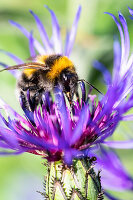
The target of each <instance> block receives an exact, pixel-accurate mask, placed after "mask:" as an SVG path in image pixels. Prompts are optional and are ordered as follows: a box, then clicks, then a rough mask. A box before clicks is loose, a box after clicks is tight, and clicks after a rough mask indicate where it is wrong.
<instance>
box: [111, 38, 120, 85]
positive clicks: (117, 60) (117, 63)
mask: <svg viewBox="0 0 133 200" xmlns="http://www.w3.org/2000/svg"><path fill="white" fill-rule="evenodd" d="M120 64H121V48H120V43H119V41H118V40H117V39H115V41H114V67H113V78H112V79H113V80H112V82H113V83H114V84H117V83H118V82H119V78H120V77H119V72H120Z"/></svg>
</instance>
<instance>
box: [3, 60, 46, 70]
mask: <svg viewBox="0 0 133 200" xmlns="http://www.w3.org/2000/svg"><path fill="white" fill-rule="evenodd" d="M15 69H41V70H43V71H48V70H49V69H50V68H49V67H48V66H46V65H45V64H41V63H36V62H31V63H23V64H20V65H13V66H9V67H7V68H4V69H2V70H0V72H3V71H6V70H15Z"/></svg>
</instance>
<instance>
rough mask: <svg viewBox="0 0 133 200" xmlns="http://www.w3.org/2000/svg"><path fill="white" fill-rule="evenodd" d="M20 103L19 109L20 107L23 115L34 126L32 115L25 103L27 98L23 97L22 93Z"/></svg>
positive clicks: (22, 93)
mask: <svg viewBox="0 0 133 200" xmlns="http://www.w3.org/2000/svg"><path fill="white" fill-rule="evenodd" d="M20 101H21V102H20V103H21V107H22V109H23V111H24V113H25V115H26V116H27V118H28V119H29V120H30V122H31V123H32V125H33V126H35V122H34V117H33V113H32V112H31V111H30V110H29V106H28V101H27V98H26V96H25V94H24V92H23V91H21V92H20Z"/></svg>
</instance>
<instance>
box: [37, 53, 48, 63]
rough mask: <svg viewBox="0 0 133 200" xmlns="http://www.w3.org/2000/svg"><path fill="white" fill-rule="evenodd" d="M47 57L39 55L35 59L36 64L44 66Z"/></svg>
mask: <svg viewBox="0 0 133 200" xmlns="http://www.w3.org/2000/svg"><path fill="white" fill-rule="evenodd" d="M48 57H49V55H45V56H44V55H41V56H40V55H39V56H37V58H36V60H37V62H39V63H42V64H44V63H45V60H46V59H47V58H48Z"/></svg>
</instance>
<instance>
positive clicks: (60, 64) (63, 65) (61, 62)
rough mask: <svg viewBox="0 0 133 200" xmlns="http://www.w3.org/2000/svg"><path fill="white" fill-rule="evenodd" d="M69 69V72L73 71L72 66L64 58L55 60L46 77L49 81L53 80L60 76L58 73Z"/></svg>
mask: <svg viewBox="0 0 133 200" xmlns="http://www.w3.org/2000/svg"><path fill="white" fill-rule="evenodd" d="M67 68H69V70H71V71H75V68H74V65H73V63H72V62H71V60H69V59H68V58H67V57H66V56H63V57H61V58H59V59H58V60H55V62H54V64H53V66H52V68H51V70H50V71H49V72H48V73H47V77H48V78H49V79H51V80H54V79H55V78H56V77H58V76H59V75H60V73H61V72H62V71H63V70H64V69H67Z"/></svg>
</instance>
